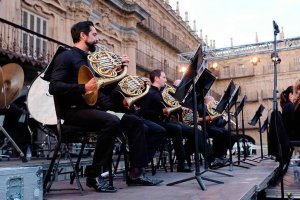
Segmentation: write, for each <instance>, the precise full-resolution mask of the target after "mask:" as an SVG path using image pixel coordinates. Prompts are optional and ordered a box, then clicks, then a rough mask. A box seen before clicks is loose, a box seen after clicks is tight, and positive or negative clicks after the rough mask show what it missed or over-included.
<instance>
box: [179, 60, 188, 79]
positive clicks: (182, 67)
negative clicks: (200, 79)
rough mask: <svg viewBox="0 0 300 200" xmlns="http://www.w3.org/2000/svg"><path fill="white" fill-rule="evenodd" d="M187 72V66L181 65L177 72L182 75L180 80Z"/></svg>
mask: <svg viewBox="0 0 300 200" xmlns="http://www.w3.org/2000/svg"><path fill="white" fill-rule="evenodd" d="M186 70H187V66H186V65H185V64H183V65H181V67H180V68H179V72H180V73H182V75H181V79H182V78H183V75H184V73H185V72H186Z"/></svg>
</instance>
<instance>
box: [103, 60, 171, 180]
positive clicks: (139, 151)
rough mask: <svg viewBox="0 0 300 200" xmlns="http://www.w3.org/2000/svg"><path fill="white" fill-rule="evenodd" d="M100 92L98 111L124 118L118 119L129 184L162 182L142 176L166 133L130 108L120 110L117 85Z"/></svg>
mask: <svg viewBox="0 0 300 200" xmlns="http://www.w3.org/2000/svg"><path fill="white" fill-rule="evenodd" d="M128 61H129V60H128ZM99 92H100V94H99V101H98V102H99V105H100V109H101V110H105V111H107V110H110V111H114V112H119V113H123V114H124V115H123V116H122V118H121V130H122V131H123V132H124V134H125V135H126V136H127V138H128V145H129V159H130V167H131V169H130V173H129V180H128V184H132V185H157V184H159V183H161V182H163V181H162V180H158V179H150V178H148V177H147V176H145V167H146V166H147V165H148V163H149V162H150V161H151V160H152V158H153V156H154V154H155V152H156V150H157V149H158V146H159V145H160V143H161V141H162V140H163V138H164V137H165V135H166V130H165V129H164V128H163V127H161V126H159V125H157V124H155V123H153V122H146V120H144V119H142V118H141V117H139V116H138V115H137V114H136V111H135V109H134V107H133V106H131V107H130V109H127V108H125V107H124V106H123V101H124V97H123V96H122V95H121V94H120V91H119V87H118V86H117V83H113V84H110V85H108V86H105V87H104V88H101V90H99Z"/></svg>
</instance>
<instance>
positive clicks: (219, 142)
mask: <svg viewBox="0 0 300 200" xmlns="http://www.w3.org/2000/svg"><path fill="white" fill-rule="evenodd" d="M212 101H215V99H214V98H213V97H212V96H206V97H205V98H204V104H205V106H206V107H207V105H208V104H209V103H210V102H212ZM206 109H207V108H206ZM198 113H199V121H200V122H202V123H203V121H204V120H205V122H206V123H207V126H206V127H207V134H208V137H209V138H212V139H213V152H214V157H215V158H216V160H217V163H218V164H219V165H223V164H225V163H226V162H228V159H227V158H226V155H227V149H232V147H233V145H234V143H235V142H237V140H238V138H237V136H236V135H235V134H232V133H229V131H228V130H227V129H226V128H225V124H226V123H227V121H226V119H224V118H223V116H220V117H217V118H216V119H214V120H212V117H211V116H210V115H208V113H206V116H205V119H204V118H203V117H202V116H203V114H202V113H203V112H202V106H201V105H200V106H199V107H198ZM229 137H231V138H229ZM230 139H231V146H230V145H229V144H230Z"/></svg>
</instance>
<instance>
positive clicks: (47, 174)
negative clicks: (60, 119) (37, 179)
mask: <svg viewBox="0 0 300 200" xmlns="http://www.w3.org/2000/svg"><path fill="white" fill-rule="evenodd" d="M60 148H61V140H59V141H58V142H57V144H56V148H55V150H54V153H53V156H52V159H51V162H50V165H49V168H48V170H47V172H46V176H45V179H44V183H43V188H44V193H45V192H48V191H49V190H50V187H51V186H50V187H49V188H48V186H47V185H48V183H49V181H50V178H51V173H52V172H53V167H54V165H55V161H56V158H57V155H58V152H59V149H60Z"/></svg>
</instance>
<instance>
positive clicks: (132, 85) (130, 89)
mask: <svg viewBox="0 0 300 200" xmlns="http://www.w3.org/2000/svg"><path fill="white" fill-rule="evenodd" d="M118 85H119V87H120V91H119V92H120V93H121V94H122V95H123V97H124V100H125V101H124V102H123V104H124V106H125V108H127V109H128V108H129V107H130V106H131V105H133V103H134V102H136V101H137V100H138V99H140V98H142V97H143V96H145V95H146V94H147V93H148V91H149V89H150V86H149V85H148V84H146V82H145V80H144V79H143V77H139V76H126V77H125V78H123V79H122V80H121V81H120V82H119V83H118Z"/></svg>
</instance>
